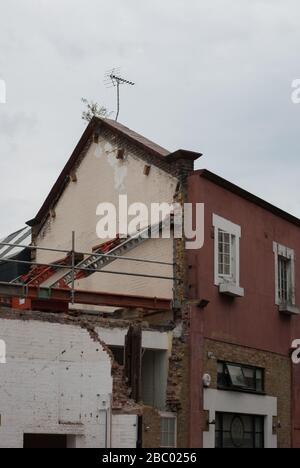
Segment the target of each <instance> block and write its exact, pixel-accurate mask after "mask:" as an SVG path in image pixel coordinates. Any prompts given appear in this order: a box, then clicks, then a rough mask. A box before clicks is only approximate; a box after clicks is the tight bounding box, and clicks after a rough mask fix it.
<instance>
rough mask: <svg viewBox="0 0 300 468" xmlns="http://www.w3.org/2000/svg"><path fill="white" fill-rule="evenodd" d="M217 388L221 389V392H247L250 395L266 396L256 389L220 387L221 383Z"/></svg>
mask: <svg viewBox="0 0 300 468" xmlns="http://www.w3.org/2000/svg"><path fill="white" fill-rule="evenodd" d="M218 390H222V391H223V392H235V393H247V394H250V395H258V396H267V394H266V393H265V392H257V391H256V390H251V389H246V388H240V387H222V386H221V385H218Z"/></svg>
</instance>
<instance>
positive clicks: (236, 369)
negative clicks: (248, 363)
mask: <svg viewBox="0 0 300 468" xmlns="http://www.w3.org/2000/svg"><path fill="white" fill-rule="evenodd" d="M227 369H228V372H229V375H230V379H231V382H232V385H234V386H235V387H247V384H246V381H245V377H244V373H243V370H242V368H241V367H240V366H232V365H229V364H227Z"/></svg>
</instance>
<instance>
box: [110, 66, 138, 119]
mask: <svg viewBox="0 0 300 468" xmlns="http://www.w3.org/2000/svg"><path fill="white" fill-rule="evenodd" d="M105 78H106V81H105V83H106V85H107V86H108V87H110V88H111V87H114V88H117V112H116V122H117V121H118V118H119V115H120V86H121V85H129V86H134V85H135V83H133V82H132V81H128V80H125V79H124V78H121V76H120V69H119V68H114V69H113V70H111V71H109V72H107V73H106V75H105Z"/></svg>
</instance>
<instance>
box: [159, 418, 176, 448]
mask: <svg viewBox="0 0 300 468" xmlns="http://www.w3.org/2000/svg"><path fill="white" fill-rule="evenodd" d="M160 418H161V419H160V446H161V448H176V447H177V416H176V414H174V413H160Z"/></svg>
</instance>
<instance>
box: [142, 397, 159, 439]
mask: <svg viewBox="0 0 300 468" xmlns="http://www.w3.org/2000/svg"><path fill="white" fill-rule="evenodd" d="M155 447H160V414H159V412H158V411H157V410H156V409H154V408H151V407H149V406H144V408H143V448H155Z"/></svg>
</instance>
